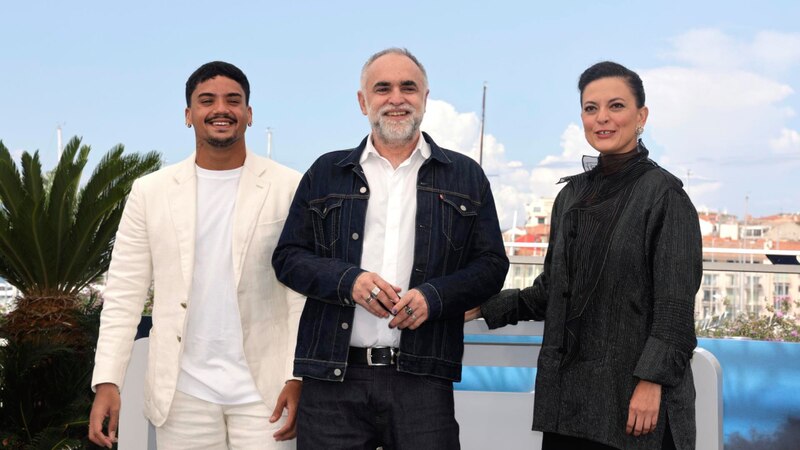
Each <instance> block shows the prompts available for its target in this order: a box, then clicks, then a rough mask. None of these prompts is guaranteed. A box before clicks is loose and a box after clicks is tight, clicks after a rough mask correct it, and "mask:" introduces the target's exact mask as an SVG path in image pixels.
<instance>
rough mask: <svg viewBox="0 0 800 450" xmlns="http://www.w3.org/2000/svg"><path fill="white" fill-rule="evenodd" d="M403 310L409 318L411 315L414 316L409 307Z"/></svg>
mask: <svg viewBox="0 0 800 450" xmlns="http://www.w3.org/2000/svg"><path fill="white" fill-rule="evenodd" d="M404 310H405V312H406V314H408V315H409V316H411V315H414V310H413V309H411V307H410V306H408V305H406V307H405V308H404Z"/></svg>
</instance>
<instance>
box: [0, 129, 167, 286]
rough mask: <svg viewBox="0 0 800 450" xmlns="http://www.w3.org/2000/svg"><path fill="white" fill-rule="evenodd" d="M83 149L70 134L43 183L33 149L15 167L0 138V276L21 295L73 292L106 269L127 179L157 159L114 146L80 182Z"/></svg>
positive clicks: (85, 148) (86, 150)
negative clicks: (50, 176) (125, 153)
mask: <svg viewBox="0 0 800 450" xmlns="http://www.w3.org/2000/svg"><path fill="white" fill-rule="evenodd" d="M89 151H90V147H89V146H87V145H81V140H80V139H79V138H77V137H75V138H72V139H71V140H70V141H69V143H68V144H67V146H66V147H65V148H64V152H63V153H62V155H61V159H60V161H59V163H58V166H57V167H56V168H55V170H54V172H53V174H52V183H51V185H50V186H49V189H48V186H47V183H46V182H45V179H46V177H44V176H43V175H42V165H41V163H40V161H39V154H38V152H35V153H34V154H33V155H30V154H29V153H27V152H25V153H23V155H22V159H21V162H22V164H21V166H22V172H21V173H20V170H19V168H18V167H17V165H16V163H15V162H14V161H13V159H12V157H11V153H10V152H9V151H8V149H7V148H6V147H5V145H3V143H2V141H0V203H2V207H1V208H0V276H2V277H3V278H5V279H6V280H7V281H8V282H9V283H11V284H12V285H14V286H16V287H17V288H18V289H19V290H20V291H22V292H23V294H24V295H27V294H37V295H53V294H54V293H58V294H71V295H75V294H77V293H78V292H79V291H80V290H81V289H82V288H83V287H85V286H86V285H87V284H88V283H89V282H91V281H92V280H93V279H95V278H96V277H97V276H99V275H100V274H102V273H103V272H105V271H106V270H107V269H108V264H109V262H110V260H111V249H112V247H113V244H114V234H115V233H116V230H117V226H118V225H119V220H120V218H121V217H122V208H123V206H124V199H125V197H126V196H127V195H128V192H129V191H130V188H131V185H132V184H133V181H134V180H135V179H137V178H139V177H141V176H142V175H144V174H146V173H149V172H152V171H153V170H155V169H157V168H158V167H160V164H161V159H160V156H159V155H158V154H157V153H155V152H150V153H147V154H145V155H138V154H129V155H123V146H122V145H117V146H115V147H114V148H112V149H111V150H110V151H109V152H108V153H107V154H106V155H105V156H104V157H103V158H102V159H101V160H100V162H99V163H98V164H97V167H96V168H95V170H94V172H93V173H92V176H91V178H90V179H89V181H88V182H87V183H86V185H84V186H83V187H80V180H81V173H82V172H83V169H84V167H85V166H86V162H87V161H88V157H89Z"/></svg>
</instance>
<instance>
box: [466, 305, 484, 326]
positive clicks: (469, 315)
mask: <svg viewBox="0 0 800 450" xmlns="http://www.w3.org/2000/svg"><path fill="white" fill-rule="evenodd" d="M481 317H483V314H481V307H480V306H476V307H474V308H472V309H470V310H469V311H467V312H465V313H464V322H469V321H470V320H475V319H480V318H481Z"/></svg>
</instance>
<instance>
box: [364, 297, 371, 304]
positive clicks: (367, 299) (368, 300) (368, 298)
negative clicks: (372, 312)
mask: <svg viewBox="0 0 800 450" xmlns="http://www.w3.org/2000/svg"><path fill="white" fill-rule="evenodd" d="M371 301H372V295H371V294H370V296H369V297H367V298H365V299H364V302H366V303H367V304H368V305H369V303H370V302H371Z"/></svg>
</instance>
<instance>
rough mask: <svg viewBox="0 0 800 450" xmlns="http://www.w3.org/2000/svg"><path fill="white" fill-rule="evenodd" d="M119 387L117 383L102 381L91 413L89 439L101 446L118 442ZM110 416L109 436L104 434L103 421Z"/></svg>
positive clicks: (98, 386) (110, 445)
mask: <svg viewBox="0 0 800 450" xmlns="http://www.w3.org/2000/svg"><path fill="white" fill-rule="evenodd" d="M119 407H120V399H119V388H118V387H117V385H116V384H112V383H101V384H98V385H97V393H96V394H95V396H94V403H92V412H91V413H89V440H91V441H92V442H94V443H95V444H97V445H99V446H101V447H108V448H111V447H112V446H113V445H114V443H116V442H117V423H119ZM106 417H108V436H106V435H105V434H103V421H104V420H105V418H106Z"/></svg>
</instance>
